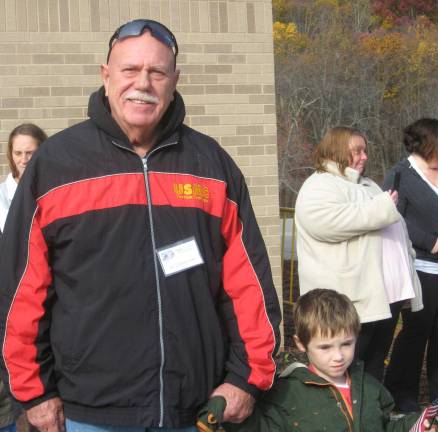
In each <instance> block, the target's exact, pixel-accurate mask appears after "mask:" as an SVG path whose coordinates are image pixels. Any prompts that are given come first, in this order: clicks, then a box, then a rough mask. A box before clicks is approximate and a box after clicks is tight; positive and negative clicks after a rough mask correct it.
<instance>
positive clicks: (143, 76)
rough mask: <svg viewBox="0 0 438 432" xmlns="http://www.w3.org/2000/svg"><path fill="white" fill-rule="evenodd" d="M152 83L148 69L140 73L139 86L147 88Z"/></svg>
mask: <svg viewBox="0 0 438 432" xmlns="http://www.w3.org/2000/svg"><path fill="white" fill-rule="evenodd" d="M150 84H151V81H150V77H149V73H148V71H146V70H143V71H141V72H140V73H139V75H138V80H137V87H138V88H140V89H147V88H149V86H150Z"/></svg>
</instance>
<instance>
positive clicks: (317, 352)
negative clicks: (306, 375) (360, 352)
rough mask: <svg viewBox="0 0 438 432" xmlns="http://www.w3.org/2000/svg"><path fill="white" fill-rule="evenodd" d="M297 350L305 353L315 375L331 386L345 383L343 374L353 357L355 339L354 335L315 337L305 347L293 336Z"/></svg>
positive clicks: (341, 334)
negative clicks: (331, 384) (330, 383)
mask: <svg viewBox="0 0 438 432" xmlns="http://www.w3.org/2000/svg"><path fill="white" fill-rule="evenodd" d="M294 339H295V343H296V344H297V346H298V349H299V350H300V351H302V352H305V353H307V357H308V358H309V362H310V364H311V365H312V366H313V367H314V369H315V371H316V373H317V374H318V375H319V376H321V377H322V378H324V379H326V380H327V381H329V382H332V383H333V384H344V383H345V372H346V370H347V368H348V367H349V366H350V364H351V362H352V361H353V357H354V347H355V345H356V339H357V337H356V336H355V335H354V334H346V333H340V334H337V335H335V336H330V337H322V336H321V334H320V333H318V334H317V335H315V336H314V337H313V338H312V339H311V340H310V342H309V343H308V345H307V348H306V347H305V346H304V345H303V344H302V343H301V341H300V340H299V339H298V337H297V336H296V335H295V336H294Z"/></svg>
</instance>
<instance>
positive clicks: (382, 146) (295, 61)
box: [273, 0, 438, 206]
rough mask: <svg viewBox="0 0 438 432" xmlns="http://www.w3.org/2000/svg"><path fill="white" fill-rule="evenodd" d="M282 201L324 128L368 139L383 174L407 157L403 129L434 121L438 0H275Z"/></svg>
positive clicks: (305, 169)
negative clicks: (350, 131) (422, 119)
mask: <svg viewBox="0 0 438 432" xmlns="http://www.w3.org/2000/svg"><path fill="white" fill-rule="evenodd" d="M273 7H274V21H275V22H274V27H273V29H274V49H275V61H276V82H277V101H278V103H277V112H278V122H279V124H278V136H279V172H280V188H281V204H282V205H283V206H293V204H294V200H295V196H296V192H297V190H298V189H299V187H300V186H301V183H302V181H303V180H304V179H305V178H306V177H307V176H308V175H309V174H310V172H312V162H311V153H312V150H313V148H314V146H315V145H316V143H317V142H318V141H319V140H320V138H321V136H322V134H323V133H324V132H325V131H326V130H327V128H329V127H331V126H334V125H339V124H343V125H348V126H352V127H355V128H358V129H360V130H362V131H364V132H365V133H366V135H367V137H368V141H369V146H368V147H369V156H370V161H369V164H368V167H367V171H368V174H369V175H370V176H371V177H373V178H374V179H376V180H377V181H379V180H381V179H382V177H383V175H384V173H385V172H386V170H387V169H388V168H389V167H390V166H391V165H392V164H393V163H395V161H397V160H398V159H400V158H401V157H402V156H403V154H404V149H403V146H402V144H401V129H402V128H403V127H404V126H405V125H407V124H408V123H409V122H411V121H413V120H415V119H417V118H419V117H421V116H434V117H438V80H437V76H438V73H437V71H438V22H437V17H438V2H436V1H432V0H355V1H350V0H273Z"/></svg>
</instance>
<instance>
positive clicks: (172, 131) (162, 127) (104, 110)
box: [88, 86, 186, 150]
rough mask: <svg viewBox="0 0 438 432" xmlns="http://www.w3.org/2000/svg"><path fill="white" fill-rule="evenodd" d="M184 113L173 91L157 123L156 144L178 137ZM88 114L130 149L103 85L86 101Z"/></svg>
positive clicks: (178, 96) (180, 102)
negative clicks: (170, 100) (114, 116)
mask: <svg viewBox="0 0 438 432" xmlns="http://www.w3.org/2000/svg"><path fill="white" fill-rule="evenodd" d="M185 114H186V110H185V105H184V101H183V99H182V97H181V95H180V94H179V93H178V92H177V91H175V93H174V99H173V101H172V102H171V103H170V105H169V108H168V109H167V111H166V113H165V114H164V116H163V118H162V119H161V122H160V124H159V125H158V130H159V135H158V139H157V145H161V144H165V143H167V142H171V141H177V139H178V137H177V136H175V135H176V134H177V132H178V130H179V128H180V126H181V125H182V124H183V121H184V117H185ZM88 116H89V117H90V119H91V121H93V122H94V123H95V124H96V125H97V126H98V127H99V128H100V129H102V130H104V131H105V133H107V134H108V135H110V136H111V137H112V138H114V139H115V140H116V141H117V142H118V143H119V144H120V145H122V146H123V147H126V148H127V149H129V150H132V144H131V143H130V141H129V139H128V137H127V136H126V134H125V133H124V132H123V131H122V129H121V128H120V126H119V125H118V124H117V122H116V121H115V120H114V118H113V116H112V115H111V108H110V106H109V103H108V98H107V97H106V96H105V88H104V87H103V86H102V87H100V88H99V90H97V91H95V92H94V93H92V94H91V96H90V99H89V102H88ZM177 135H179V134H177Z"/></svg>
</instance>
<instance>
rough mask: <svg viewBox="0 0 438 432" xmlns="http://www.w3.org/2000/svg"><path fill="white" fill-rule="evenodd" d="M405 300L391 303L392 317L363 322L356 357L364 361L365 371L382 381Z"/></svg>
mask: <svg viewBox="0 0 438 432" xmlns="http://www.w3.org/2000/svg"><path fill="white" fill-rule="evenodd" d="M403 303H404V302H396V303H393V304H391V305H390V308H391V315H392V318H388V319H384V320H380V321H373V322H370V323H365V324H362V326H361V330H360V333H359V338H358V339H357V342H356V352H355V356H356V358H359V359H361V360H362V361H363V362H364V366H365V371H366V372H368V373H369V374H371V375H372V376H374V377H375V378H376V379H377V380H379V381H382V378H383V369H384V366H385V359H386V356H387V355H388V352H389V348H390V347H391V343H392V338H393V336H394V330H395V326H396V325H397V320H398V316H399V313H400V310H401V308H402V305H403Z"/></svg>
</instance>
